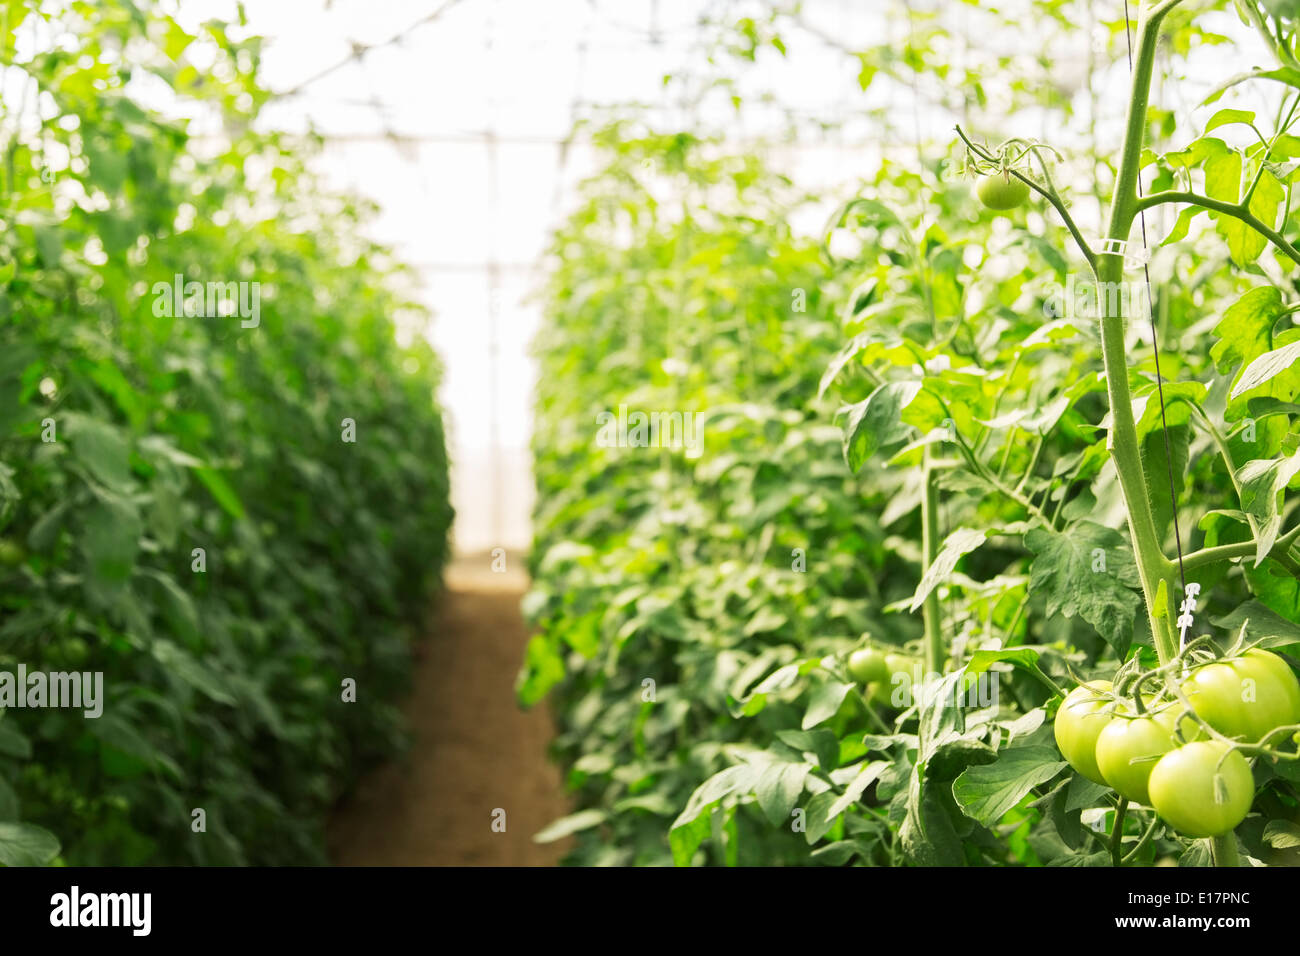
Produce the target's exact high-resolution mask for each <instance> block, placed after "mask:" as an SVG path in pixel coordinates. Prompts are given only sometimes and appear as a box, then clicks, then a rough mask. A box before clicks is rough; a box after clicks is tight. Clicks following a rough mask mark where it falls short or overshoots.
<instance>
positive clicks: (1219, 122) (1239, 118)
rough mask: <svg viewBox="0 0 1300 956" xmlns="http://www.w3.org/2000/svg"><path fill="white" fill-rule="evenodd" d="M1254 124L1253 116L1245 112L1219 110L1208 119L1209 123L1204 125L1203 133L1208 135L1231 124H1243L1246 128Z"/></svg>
mask: <svg viewBox="0 0 1300 956" xmlns="http://www.w3.org/2000/svg"><path fill="white" fill-rule="evenodd" d="M1254 122H1255V114H1254V113H1251V112H1249V111H1247V110H1229V109H1223V110H1219V111H1218V112H1217V113H1215V114H1214V115H1213V116H1211V117H1210V119H1209V122H1207V123H1206V124H1205V132H1207V133H1209V132H1211V131H1213V130H1216V129H1218V128H1219V127H1220V126H1228V125H1229V124H1232V123H1244V124H1245V125H1247V126H1250V125H1252V124H1253V123H1254Z"/></svg>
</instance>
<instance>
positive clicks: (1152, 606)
mask: <svg viewBox="0 0 1300 956" xmlns="http://www.w3.org/2000/svg"><path fill="white" fill-rule="evenodd" d="M1170 7H1172V4H1165V5H1162V6H1161V7H1160V8H1157V9H1156V10H1155V11H1154V12H1152V13H1150V14H1147V15H1145V16H1143V17H1142V19H1140V20H1139V23H1138V46H1137V54H1136V56H1135V58H1134V61H1133V81H1132V82H1133V86H1132V90H1131V93H1130V96H1129V104H1128V118H1127V120H1126V124H1125V134H1124V150H1123V154H1122V157H1121V160H1120V164H1119V174H1118V178H1117V180H1116V183H1115V193H1114V196H1113V197H1112V200H1111V208H1110V221H1109V224H1108V226H1107V230H1106V239H1107V243H1106V245H1105V246H1103V251H1102V253H1101V254H1100V255H1099V256H1098V279H1099V280H1100V281H1101V283H1102V288H1108V287H1114V288H1117V287H1118V286H1109V285H1108V284H1109V283H1119V282H1122V281H1123V278H1124V257H1123V254H1122V253H1117V252H1107V251H1105V249H1106V248H1108V247H1109V246H1110V244H1111V243H1112V242H1119V243H1124V244H1126V243H1127V242H1128V239H1129V234H1130V232H1131V231H1132V228H1133V220H1134V218H1136V216H1137V214H1138V210H1139V205H1138V203H1139V199H1138V172H1139V169H1140V159H1141V153H1142V141H1143V135H1144V133H1145V126H1146V115H1147V100H1148V98H1149V95H1150V88H1151V74H1152V70H1153V68H1154V65H1155V55H1156V46H1157V43H1158V40H1159V36H1160V29H1159V28H1160V21H1161V20H1162V19H1163V17H1164V13H1165V12H1166V11H1167V9H1169V8H1170ZM1121 248H1122V246H1121ZM1120 298H1121V297H1118V296H1105V297H1104V299H1105V301H1104V302H1103V309H1102V319H1101V339H1102V358H1103V360H1104V362H1105V365H1106V391H1107V394H1108V397H1109V399H1110V412H1111V422H1112V427H1111V430H1110V434H1109V435H1108V437H1107V445H1108V446H1109V448H1110V452H1111V456H1112V457H1113V459H1114V461H1115V470H1116V472H1117V473H1118V475H1119V480H1120V488H1121V490H1122V491H1123V493H1124V502H1125V505H1126V506H1127V509H1128V517H1129V533H1130V535H1131V536H1132V539H1133V555H1134V558H1135V560H1136V562H1137V568H1138V574H1139V576H1140V577H1141V579H1142V592H1143V595H1144V596H1145V598H1146V606H1147V616H1148V618H1149V620H1150V623H1151V634H1152V638H1153V640H1154V642H1155V647H1156V653H1157V654H1158V655H1159V658H1160V661H1161V663H1164V662H1165V661H1167V660H1169V658H1171V657H1173V656H1174V655H1175V654H1176V653H1177V652H1178V641H1177V637H1176V635H1175V634H1174V631H1173V622H1174V620H1175V618H1176V615H1175V600H1176V597H1177V595H1176V591H1175V581H1174V566H1173V564H1172V563H1171V562H1170V561H1169V559H1168V558H1167V557H1165V554H1164V551H1163V549H1162V547H1161V539H1160V534H1159V532H1158V531H1157V529H1156V524H1155V518H1154V516H1153V514H1152V511H1151V502H1150V501H1149V500H1148V498H1147V483H1146V477H1145V475H1144V473H1143V470H1142V456H1141V450H1140V448H1139V446H1138V438H1137V427H1136V423H1135V422H1134V420H1133V398H1132V394H1131V392H1130V390H1129V381H1128V371H1129V370H1128V356H1127V352H1126V349H1125V342H1124V320H1125V316H1124V315H1123V314H1122V303H1121V302H1120V301H1119V299H1120ZM1154 344H1156V347H1157V348H1158V347H1159V346H1158V343H1154ZM1162 583H1163V584H1164V588H1163V590H1164V594H1163V600H1164V607H1163V608H1161V607H1158V606H1157V602H1158V601H1159V600H1160V599H1161V584H1162Z"/></svg>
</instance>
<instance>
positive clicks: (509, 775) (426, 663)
mask: <svg viewBox="0 0 1300 956" xmlns="http://www.w3.org/2000/svg"><path fill="white" fill-rule="evenodd" d="M509 565H510V566H511V567H512V568H519V567H522V564H521V562H520V560H519V559H518V558H516V557H514V556H513V555H512V556H510V558H509ZM526 585H527V582H526V579H525V577H524V575H523V574H522V572H519V571H514V572H513V573H494V572H492V571H491V568H490V558H489V557H487V556H486V555H484V556H482V557H467V558H463V559H458V560H457V561H456V562H455V563H454V564H453V565H452V566H451V567H450V568H449V569H448V571H447V590H446V592H445V593H444V594H443V596H442V599H441V602H440V605H439V610H438V617H437V621H436V623H435V625H434V629H433V633H432V634H430V635H429V637H428V638H427V639H426V640H424V641H422V642H421V643H420V644H419V645H417V647H416V660H415V665H414V666H415V670H414V673H413V675H412V691H411V696H410V698H409V699H408V700H407V702H406V705H405V711H406V714H407V717H408V720H409V721H410V727H411V731H412V734H413V735H414V741H413V743H412V746H411V749H410V752H409V753H408V754H407V755H406V756H405V758H404V759H403V760H401V761H400V762H395V763H393V764H389V765H386V766H383V767H380V768H378V769H377V770H375V771H374V772H372V773H371V774H370V775H369V776H368V777H366V778H365V779H364V780H362V782H361V784H360V786H359V787H358V788H357V790H356V792H355V793H354V794H353V796H352V797H351V799H350V800H349V801H347V802H346V803H345V804H344V805H343V806H341V807H340V808H339V809H338V810H337V811H336V812H335V815H334V818H333V820H332V821H331V824H330V832H329V848H330V858H331V859H332V860H333V861H334V862H335V863H336V864H338V865H342V866H549V865H553V864H554V863H556V862H557V861H558V859H559V857H560V856H561V855H562V854H563V852H564V849H565V848H564V845H563V844H548V845H544V846H543V845H539V844H536V843H534V842H533V841H532V836H533V834H534V833H536V832H537V831H538V830H540V829H541V828H542V827H544V826H545V825H546V824H547V823H549V822H551V821H552V820H554V819H555V818H556V817H559V816H563V815H564V814H565V813H566V812H568V808H567V806H566V804H565V801H564V798H563V794H562V791H561V787H560V776H559V771H558V770H557V769H556V768H555V767H554V766H553V765H552V764H550V763H549V762H547V760H546V745H547V743H548V742H549V741H550V738H551V732H552V731H551V721H550V715H549V714H548V713H547V712H546V711H545V710H544V709H543V708H535V709H534V710H532V711H531V712H528V713H524V712H521V711H520V710H519V708H518V706H517V705H516V704H515V699H514V679H515V674H516V673H517V672H518V670H519V663H520V661H521V660H522V659H523V650H524V644H525V643H526V642H527V637H528V635H527V631H526V630H525V628H524V624H523V621H522V620H521V619H520V616H519V598H520V597H521V596H522V594H523V591H524V588H525V587H526ZM497 808H500V809H502V810H504V811H505V820H506V830H505V832H504V833H499V832H493V829H492V820H493V811H494V810H496V809H497Z"/></svg>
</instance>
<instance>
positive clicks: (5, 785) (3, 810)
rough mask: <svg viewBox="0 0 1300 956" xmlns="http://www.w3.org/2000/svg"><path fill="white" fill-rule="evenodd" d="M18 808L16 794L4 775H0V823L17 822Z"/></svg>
mask: <svg viewBox="0 0 1300 956" xmlns="http://www.w3.org/2000/svg"><path fill="white" fill-rule="evenodd" d="M19 809H20V806H19V802H18V794H16V793H14V788H13V787H11V786H10V785H9V781H7V780H6V779H5V778H4V777H0V823H17V822H18V811H19Z"/></svg>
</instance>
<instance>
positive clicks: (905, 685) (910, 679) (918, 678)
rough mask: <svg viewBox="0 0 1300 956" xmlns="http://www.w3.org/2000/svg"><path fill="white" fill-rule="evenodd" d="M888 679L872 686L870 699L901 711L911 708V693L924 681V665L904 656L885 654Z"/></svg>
mask: <svg viewBox="0 0 1300 956" xmlns="http://www.w3.org/2000/svg"><path fill="white" fill-rule="evenodd" d="M885 670H886V672H887V673H888V679H887V680H882V681H879V682H878V683H876V684H873V685H872V690H871V699H872V700H874V701H875V702H876V703H878V704H882V705H884V706H886V707H894V708H897V709H898V710H903V709H905V708H907V707H911V706H912V692H913V689H914V688H917V687H920V686H921V683H922V681H924V680H925V665H924V664H923V663H921V661H919V660H917V659H916V658H914V657H908V656H906V655H904V654H886V655H885Z"/></svg>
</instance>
